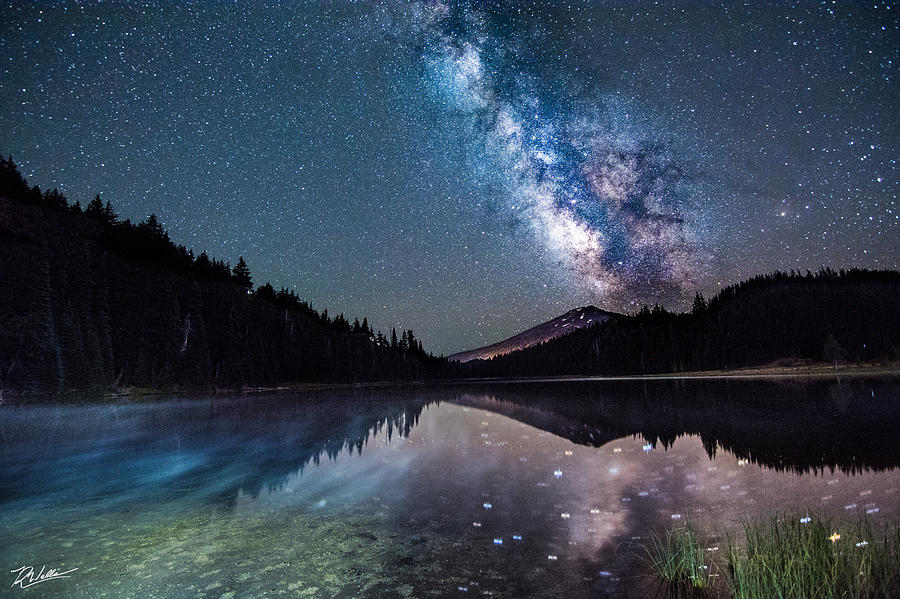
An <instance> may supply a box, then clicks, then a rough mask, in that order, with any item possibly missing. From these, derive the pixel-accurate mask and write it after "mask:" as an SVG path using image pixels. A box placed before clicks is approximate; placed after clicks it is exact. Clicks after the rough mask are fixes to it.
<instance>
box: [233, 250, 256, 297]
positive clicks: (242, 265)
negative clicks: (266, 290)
mask: <svg viewBox="0 0 900 599" xmlns="http://www.w3.org/2000/svg"><path fill="white" fill-rule="evenodd" d="M231 274H232V276H233V277H234V280H235V281H236V282H237V283H239V284H240V285H241V287H246V288H248V289H252V288H253V279H252V278H251V277H250V269H249V268H248V267H247V263H246V262H244V257H243V256H240V257H239V258H238V262H237V264H235V265H234V269H233V270H232V271H231Z"/></svg>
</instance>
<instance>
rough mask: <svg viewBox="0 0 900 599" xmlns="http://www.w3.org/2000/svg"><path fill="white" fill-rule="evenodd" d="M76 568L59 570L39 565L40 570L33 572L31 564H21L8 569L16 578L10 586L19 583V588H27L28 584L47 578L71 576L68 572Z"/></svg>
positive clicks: (43, 580)
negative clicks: (19, 566) (18, 566)
mask: <svg viewBox="0 0 900 599" xmlns="http://www.w3.org/2000/svg"><path fill="white" fill-rule="evenodd" d="M77 569H78V568H72V569H71V570H66V571H65V572H60V571H58V570H57V569H56V568H47V566H41V571H40V572H38V573H37V574H35V573H34V568H32V567H31V566H22V567H21V568H16V569H15V570H10V572H12V573H13V574H15V575H16V580H15V582H13V583H12V585H11V586H16V585H19V588H20V589H27V588H28V587H30V586H34V585H36V584H39V583H42V582H47V581H48V580H55V579H57V578H71V576H69V574H71V573H72V572H74V571H75V570H77Z"/></svg>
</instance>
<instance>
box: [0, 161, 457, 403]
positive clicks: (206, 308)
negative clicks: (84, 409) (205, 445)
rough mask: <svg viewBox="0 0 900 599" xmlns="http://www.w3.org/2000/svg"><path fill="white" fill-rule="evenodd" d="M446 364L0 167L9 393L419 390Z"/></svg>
mask: <svg viewBox="0 0 900 599" xmlns="http://www.w3.org/2000/svg"><path fill="white" fill-rule="evenodd" d="M442 363H443V361H442V360H438V359H436V358H432V357H430V356H429V355H427V354H426V353H425V352H424V350H423V349H422V346H421V343H420V342H419V341H418V340H417V339H416V338H415V337H414V336H413V334H412V332H411V331H403V334H402V339H401V340H400V341H397V342H396V343H393V344H392V343H390V342H389V341H388V340H387V339H385V337H384V336H382V335H381V334H380V333H378V334H376V333H375V332H374V331H372V330H371V328H370V327H369V326H368V323H367V321H366V320H363V324H362V325H360V324H359V322H358V321H357V322H355V323H354V324H353V325H351V324H350V323H349V322H348V321H347V319H345V318H344V317H343V315H339V316H338V317H336V318H330V317H329V316H328V314H327V312H324V313H323V314H319V313H318V312H316V311H315V310H314V309H312V308H311V307H310V306H309V305H307V304H306V303H305V302H302V301H300V300H299V299H298V298H297V297H296V295H294V294H293V293H292V292H289V291H285V290H283V289H282V290H281V291H279V292H276V291H275V290H274V288H273V287H272V286H271V285H269V284H266V285H263V286H261V287H260V288H259V289H257V290H256V291H253V290H252V287H251V279H250V273H249V269H248V268H247V266H246V264H245V263H244V262H243V260H242V259H241V260H240V261H239V262H238V265H237V266H236V267H235V268H233V269H232V268H231V267H230V266H229V265H227V264H225V263H222V262H219V261H216V260H210V259H209V257H208V256H207V255H206V254H205V253H204V254H201V255H200V256H199V257H198V258H196V259H195V258H194V256H193V253H192V252H190V251H188V250H187V249H185V248H184V247H181V246H175V245H174V244H173V243H172V242H171V241H170V240H169V238H168V235H167V234H166V233H165V231H164V230H163V229H162V227H161V226H160V225H159V224H158V223H157V222H156V218H155V217H153V216H151V217H150V219H148V221H147V222H144V223H140V224H138V225H133V224H131V223H130V222H128V221H124V222H119V220H118V218H117V217H116V215H115V213H114V212H113V210H112V207H111V206H110V205H109V204H106V205H103V204H101V203H100V201H99V198H98V199H95V200H94V202H92V203H91V204H90V205H89V206H88V208H87V209H86V210H84V211H82V210H81V208H80V206H78V205H77V204H76V205H73V206H69V205H68V203H67V202H66V199H65V198H63V197H62V196H60V195H59V194H57V193H56V192H55V191H53V192H47V193H41V192H40V190H38V189H37V188H29V187H28V185H27V184H26V183H25V181H24V180H23V179H22V178H21V176H20V175H19V173H18V171H17V170H16V168H15V165H14V164H13V163H12V161H11V160H3V164H2V165H0V391H2V392H6V393H7V394H10V393H12V394H27V395H59V394H61V393H65V392H67V391H72V390H91V391H104V390H109V389H115V388H122V387H131V386H141V387H145V386H146V387H156V388H163V389H197V390H199V389H209V388H212V387H230V388H234V387H240V386H243V385H271V384H275V383H289V382H297V381H341V382H343V381H371V380H397V379H420V378H425V377H427V376H430V375H433V374H435V373H436V372H437V370H438V369H439V368H440V365H441V364H442Z"/></svg>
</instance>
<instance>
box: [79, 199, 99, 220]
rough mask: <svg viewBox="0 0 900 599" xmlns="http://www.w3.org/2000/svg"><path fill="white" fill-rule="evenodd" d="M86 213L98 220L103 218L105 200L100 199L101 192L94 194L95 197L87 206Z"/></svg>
mask: <svg viewBox="0 0 900 599" xmlns="http://www.w3.org/2000/svg"><path fill="white" fill-rule="evenodd" d="M84 214H85V215H86V216H90V217H91V218H96V219H97V220H102V219H103V201H102V200H101V199H100V194H97V195H95V196H94V199H93V200H91V202H90V204H88V205H87V208H85V210H84Z"/></svg>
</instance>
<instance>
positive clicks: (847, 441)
mask: <svg viewBox="0 0 900 599" xmlns="http://www.w3.org/2000/svg"><path fill="white" fill-rule="evenodd" d="M453 401H456V402H459V403H465V404H467V405H472V406H479V407H484V408H485V409H489V410H492V411H497V412H500V413H503V414H506V415H508V416H510V417H511V418H514V419H516V420H519V421H522V422H526V423H528V424H531V425H532V426H536V427H538V428H542V429H544V430H548V431H550V432H553V433H554V434H556V435H559V436H562V437H565V438H567V439H570V440H571V441H573V442H575V443H579V444H583V445H593V446H595V447H599V446H601V445H604V444H606V443H608V442H609V441H611V440H613V439H617V438H619V437H623V436H626V435H638V436H640V437H642V438H644V439H645V440H646V441H647V443H648V444H649V445H650V446H651V448H655V447H656V446H657V445H661V446H662V447H663V448H666V447H669V446H671V445H672V443H673V442H674V441H675V440H676V439H677V438H678V437H680V436H685V435H697V436H699V437H700V439H701V440H702V441H703V445H704V447H705V448H706V450H707V453H708V454H709V456H710V457H715V455H716V452H717V451H719V450H726V451H729V452H731V453H733V454H735V455H736V456H738V458H741V459H744V460H748V461H749V462H750V463H753V464H759V465H763V466H766V467H770V468H775V469H779V470H782V469H787V470H790V471H793V472H798V473H816V472H817V473H823V472H825V471H826V470H827V471H834V470H840V471H843V472H850V473H852V472H861V471H864V470H875V471H881V470H885V469H892V468H895V467H897V465H898V464H900V445H898V444H897V443H896V442H895V439H896V431H897V430H900V386H898V384H897V382H896V381H892V380H890V379H887V380H877V379H874V380H859V379H857V380H852V381H850V382H840V381H837V380H814V381H800V382H798V381H791V380H786V381H779V380H752V381H748V380H677V381H659V380H655V381H654V380H650V381H605V382H603V383H601V384H598V383H596V382H560V383H557V384H555V385H551V386H549V387H543V388H541V387H537V386H531V385H526V384H521V383H509V384H507V385H504V386H502V387H500V388H498V387H497V385H491V386H486V387H485V388H484V389H483V390H482V392H481V393H477V394H473V393H470V392H469V393H460V394H457V395H456V396H455V397H454V399H453Z"/></svg>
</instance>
